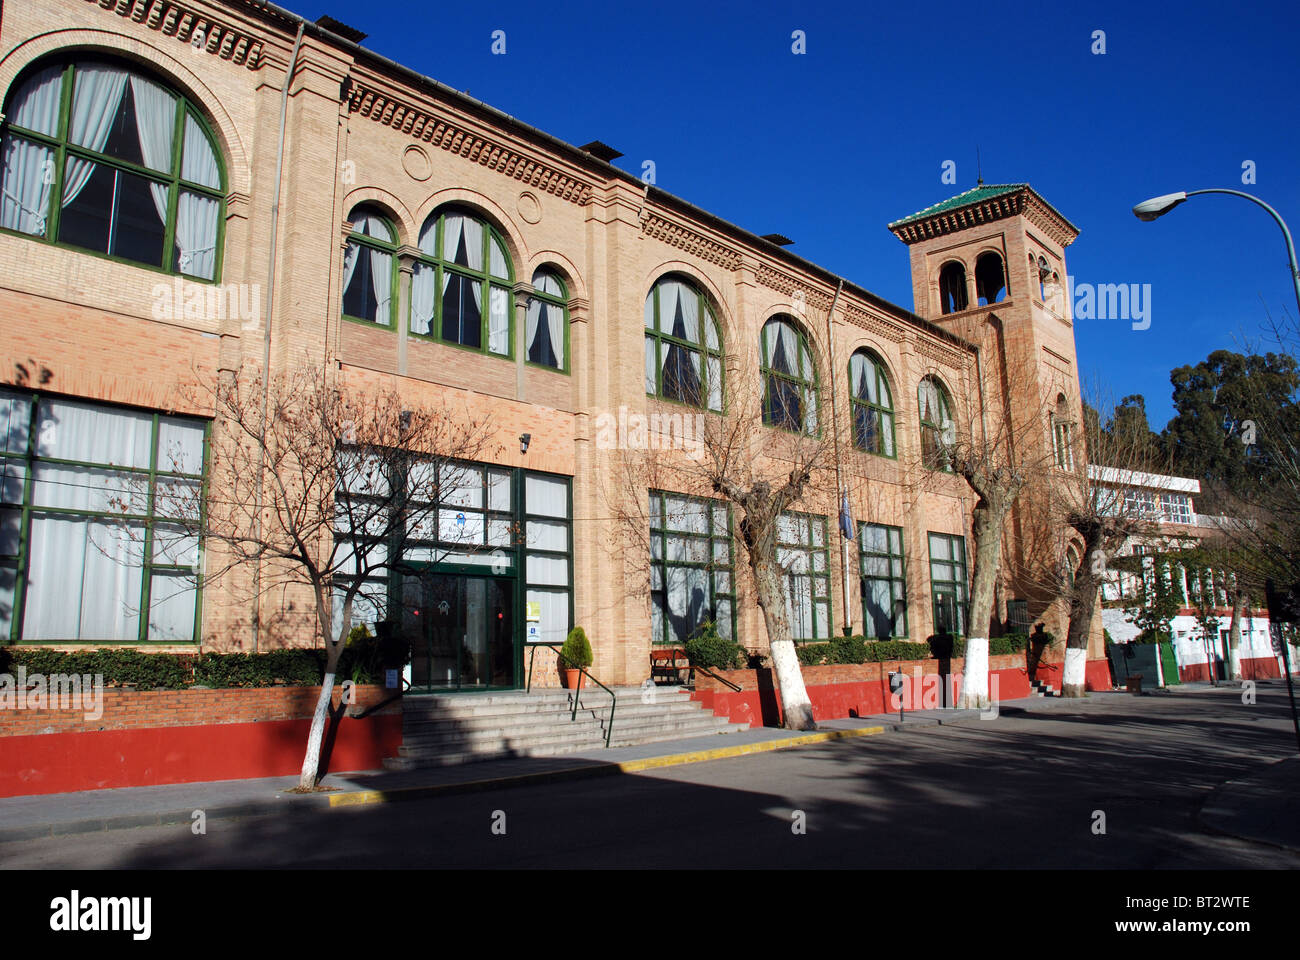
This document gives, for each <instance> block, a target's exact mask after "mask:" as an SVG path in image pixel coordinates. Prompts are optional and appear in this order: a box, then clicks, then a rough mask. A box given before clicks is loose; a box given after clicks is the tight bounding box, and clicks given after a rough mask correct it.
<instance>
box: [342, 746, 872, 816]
mask: <svg viewBox="0 0 1300 960" xmlns="http://www.w3.org/2000/svg"><path fill="white" fill-rule="evenodd" d="M884 732H885V728H884V727H857V728H855V729H852V730H821V731H818V732H817V733H807V734H803V735H802V736H798V737H788V738H786V739H783V740H761V741H759V742H757V743H744V744H737V745H735V746H731V747H715V748H714V749H712V750H692V751H689V752H687V753H670V754H666V755H664V756H660V757H643V758H641V759H640V760H620V761H617V762H614V763H604V762H597V763H592V764H588V765H586V766H582V767H564V768H562V769H559V770H547V771H545V772H542V773H524V774H517V775H515V776H509V777H495V778H493V779H490V780H467V781H465V782H463V783H438V784H431V785H429V786H425V787H399V788H397V789H394V790H358V791H354V792H352V793H336V794H333V795H331V796H330V797H329V798H328V802H329V806H330V807H351V806H361V805H365V804H372V803H396V802H400V801H402V800H422V799H424V798H426V797H434V796H442V795H447V794H452V793H476V792H479V791H483V790H497V789H502V788H506V787H522V786H531V785H533V784H539V783H557V782H562V781H566V780H586V779H590V778H594V777H608V776H616V775H618V774H623V773H637V772H639V771H641V770H653V769H656V768H659V767H676V766H681V765H683V764H687V763H705V762H707V761H710V760H725V759H728V758H730V757H743V756H746V755H748V754H754V753H768V752H770V751H773V750H786V749H789V748H791V747H803V746H808V745H809V744H814V743H827V742H829V741H831V740H843V739H846V738H850V737H871V736H876V735H878V734H882V733H884Z"/></svg>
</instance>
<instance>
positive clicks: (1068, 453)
mask: <svg viewBox="0 0 1300 960" xmlns="http://www.w3.org/2000/svg"><path fill="white" fill-rule="evenodd" d="M1051 421H1052V451H1053V453H1054V454H1055V456H1056V465H1057V466H1058V467H1060V468H1061V469H1062V470H1073V469H1074V424H1073V423H1072V422H1071V420H1070V405H1069V404H1068V403H1067V402H1066V400H1065V394H1063V393H1062V394H1057V397H1056V408H1055V409H1054V410H1053V411H1052V413H1051Z"/></svg>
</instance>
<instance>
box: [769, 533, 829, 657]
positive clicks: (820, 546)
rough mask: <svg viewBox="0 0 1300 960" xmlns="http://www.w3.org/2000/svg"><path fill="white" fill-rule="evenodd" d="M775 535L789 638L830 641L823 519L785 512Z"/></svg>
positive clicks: (827, 573) (826, 560) (827, 561)
mask: <svg viewBox="0 0 1300 960" xmlns="http://www.w3.org/2000/svg"><path fill="white" fill-rule="evenodd" d="M776 531H777V532H776V556H777V562H778V563H780V564H781V568H782V569H783V570H784V571H785V593H786V597H785V599H786V614H787V615H788V617H789V620H790V636H791V637H792V638H793V639H794V640H795V641H796V642H799V643H803V642H806V641H811V640H829V639H830V638H831V635H832V631H833V629H834V627H833V621H832V617H833V615H834V609H833V600H832V597H831V553H830V537H829V535H828V527H827V521H826V518H825V517H823V516H818V515H816V514H811V513H796V512H793V511H788V510H787V511H786V512H784V513H782V514H781V516H780V517H779V518H778V519H777V527H776Z"/></svg>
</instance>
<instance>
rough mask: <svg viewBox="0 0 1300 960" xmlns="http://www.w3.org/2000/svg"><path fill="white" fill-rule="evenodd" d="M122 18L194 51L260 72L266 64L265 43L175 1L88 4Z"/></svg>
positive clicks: (121, 0) (128, 0) (108, 0)
mask: <svg viewBox="0 0 1300 960" xmlns="http://www.w3.org/2000/svg"><path fill="white" fill-rule="evenodd" d="M86 2H87V3H94V4H96V5H98V6H99V7H100V8H101V9H103V10H105V11H110V12H112V13H116V14H117V15H118V16H119V17H129V18H130V19H131V20H133V21H135V22H136V23H143V24H144V25H145V26H146V27H148V28H149V29H150V30H157V31H158V32H159V33H161V34H163V35H165V36H169V37H174V38H175V39H177V40H179V41H180V42H181V43H184V44H188V45H189V46H191V47H194V48H195V49H199V48H202V49H203V50H205V51H207V52H208V53H210V54H213V55H215V56H218V57H220V58H221V59H222V60H229V61H230V62H231V63H236V64H240V65H242V66H245V67H247V68H248V69H249V70H257V69H258V68H260V67H261V66H262V64H263V63H264V58H263V56H262V41H261V40H259V39H258V38H256V37H254V36H252V35H251V34H248V33H246V32H244V31H242V30H240V29H238V28H236V27H233V26H231V25H230V24H228V23H224V22H222V21H220V20H215V19H213V18H212V17H209V16H205V15H204V14H200V13H198V12H196V11H195V10H192V9H190V8H188V7H186V6H184V5H182V4H179V3H174V2H172V0H86Z"/></svg>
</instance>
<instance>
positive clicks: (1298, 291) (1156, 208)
mask: <svg viewBox="0 0 1300 960" xmlns="http://www.w3.org/2000/svg"><path fill="white" fill-rule="evenodd" d="M1206 193H1226V194H1230V195H1231V196H1234V197H1244V198H1245V199H1247V200H1249V201H1250V202H1251V203H1254V204H1257V205H1259V206H1261V207H1263V208H1264V209H1265V210H1267V211H1268V214H1269V216H1271V217H1272V218H1273V219H1274V220H1275V221H1276V222H1277V225H1278V226H1279V227H1281V228H1282V236H1283V238H1284V239H1285V240H1286V255H1287V258H1288V260H1289V261H1290V265H1291V284H1292V286H1294V287H1295V302H1296V307H1297V308H1300V266H1298V265H1297V264H1296V258H1295V241H1294V240H1292V239H1291V231H1290V229H1289V228H1288V227H1287V225H1286V221H1285V220H1283V219H1282V215H1281V214H1280V213H1278V212H1277V211H1276V210H1274V209H1273V208H1272V207H1270V206H1269V205H1268V204H1267V203H1265V202H1264V201H1263V200H1261V199H1259V197H1254V196H1251V195H1250V194H1249V193H1242V191H1240V190H1225V189H1222V188H1219V187H1215V188H1211V189H1208V190H1191V191H1187V192H1184V191H1179V192H1178V193H1166V194H1165V195H1164V196H1162V197H1152V198H1151V199H1150V200H1143V201H1142V202H1141V203H1139V204H1138V205H1137V206H1135V207H1134V208H1133V216H1135V217H1137V218H1138V219H1139V220H1144V221H1147V222H1150V221H1152V220H1156V219H1158V218H1160V217H1163V216H1164V215H1165V214H1166V213H1168V212H1169V211H1170V210H1172V209H1173V208H1174V207H1176V206H1178V205H1179V204H1180V203H1183V202H1184V201H1185V200H1186V199H1187V198H1188V197H1199V196H1201V195H1202V194H1206ZM1297 319H1298V320H1300V314H1297Z"/></svg>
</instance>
